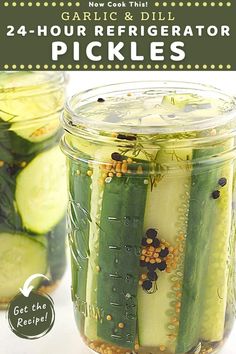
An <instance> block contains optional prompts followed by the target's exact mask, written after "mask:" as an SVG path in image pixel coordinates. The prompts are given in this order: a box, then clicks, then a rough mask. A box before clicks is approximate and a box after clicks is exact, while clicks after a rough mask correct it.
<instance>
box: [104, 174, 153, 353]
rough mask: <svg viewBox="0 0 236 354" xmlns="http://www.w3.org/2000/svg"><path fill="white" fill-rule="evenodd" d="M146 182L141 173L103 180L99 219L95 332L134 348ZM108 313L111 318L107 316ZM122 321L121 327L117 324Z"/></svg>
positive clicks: (119, 343) (109, 340)
mask: <svg viewBox="0 0 236 354" xmlns="http://www.w3.org/2000/svg"><path fill="white" fill-rule="evenodd" d="M146 194H147V185H145V184H144V177H143V176H137V175H136V176H134V177H131V176H130V177H120V178H118V177H114V178H113V179H112V181H111V182H110V183H107V184H105V187H104V195H103V202H102V211H101V221H100V228H101V232H100V241H99V257H98V265H99V267H100V272H99V273H98V283H97V284H98V285H97V306H98V309H99V310H100V316H99V317H100V318H99V319H98V322H97V334H98V336H99V337H100V338H101V339H103V340H105V341H108V342H110V343H113V344H116V345H119V346H122V347H126V348H130V349H133V348H134V343H135V338H136V335H137V291H138V279H139V258H140V245H141V239H142V236H143V220H144V211H145V210H144V209H145V202H146ZM107 315H111V316H112V320H111V321H108V320H107V319H106V316H107ZM119 323H124V328H123V329H120V328H118V324H119Z"/></svg>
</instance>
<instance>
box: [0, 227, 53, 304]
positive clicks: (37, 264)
mask: <svg viewBox="0 0 236 354" xmlns="http://www.w3.org/2000/svg"><path fill="white" fill-rule="evenodd" d="M0 260H1V262H0V298H11V297H13V296H14V295H16V294H17V293H18V292H19V288H20V287H22V286H23V285H24V282H25V280H26V279H27V278H28V277H29V276H30V275H32V274H35V273H40V274H45V273H46V271H47V250H46V247H45V246H44V245H43V244H42V243H41V242H38V241H37V240H36V239H34V238H33V237H28V236H26V235H23V234H10V233H0ZM40 281H41V279H40V278H39V279H35V280H33V281H32V285H34V287H37V286H38V285H39V283H40Z"/></svg>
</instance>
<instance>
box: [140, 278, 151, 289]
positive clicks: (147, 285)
mask: <svg viewBox="0 0 236 354" xmlns="http://www.w3.org/2000/svg"><path fill="white" fill-rule="evenodd" d="M142 287H143V289H144V290H150V289H151V288H152V282H151V281H150V280H145V281H144V282H143V284H142Z"/></svg>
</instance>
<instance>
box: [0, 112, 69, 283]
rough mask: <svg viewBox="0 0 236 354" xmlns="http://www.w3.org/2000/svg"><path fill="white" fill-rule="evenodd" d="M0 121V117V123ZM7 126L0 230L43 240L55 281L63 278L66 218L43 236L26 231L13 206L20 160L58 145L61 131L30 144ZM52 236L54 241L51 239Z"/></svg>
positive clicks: (0, 141)
mask: <svg viewBox="0 0 236 354" xmlns="http://www.w3.org/2000/svg"><path fill="white" fill-rule="evenodd" d="M1 123H2V120H1V119H0V125H1ZM7 128H8V127H7V123H5V124H4V125H3V126H2V127H0V160H1V161H4V165H3V166H2V167H0V232H1V233H3V232H7V233H17V234H22V235H25V234H27V235H28V236H29V237H30V238H31V239H32V240H35V241H36V240H38V239H40V240H42V244H44V245H45V247H47V254H48V256H47V258H48V266H49V267H50V269H49V271H50V272H51V276H52V277H51V280H52V281H55V280H58V279H60V278H61V277H62V275H63V273H64V270H65V261H66V258H65V247H64V241H65V235H66V231H65V220H63V221H61V222H60V223H58V224H57V225H56V226H55V227H54V228H53V229H52V230H51V231H50V232H49V233H48V234H44V235H42V236H38V235H35V234H34V233H32V232H30V231H29V230H25V227H24V225H23V223H22V220H21V217H20V215H19V213H18V211H17V208H16V203H15V190H16V178H17V176H18V174H19V173H20V172H21V171H22V169H23V167H20V163H21V162H23V161H24V162H26V163H27V164H28V163H29V162H31V161H32V160H33V159H34V158H35V157H36V156H37V155H38V154H39V153H41V152H43V151H46V150H48V149H50V148H51V147H53V146H54V145H57V144H58V142H59V139H60V136H61V130H59V131H58V132H57V133H56V134H55V135H54V136H52V137H50V138H49V139H47V140H44V141H42V142H37V143H32V142H29V141H27V140H25V139H23V138H21V137H19V136H18V135H17V134H15V133H14V132H12V131H7V130H6V129H7ZM11 169H12V170H13V172H11ZM63 223H64V225H63ZM63 233H64V235H63ZM55 238H57V240H54V239H55ZM58 241H59V242H58ZM57 267H58V268H57ZM43 283H44V281H43V280H42V284H43ZM40 284H41V283H40ZM40 284H39V285H40Z"/></svg>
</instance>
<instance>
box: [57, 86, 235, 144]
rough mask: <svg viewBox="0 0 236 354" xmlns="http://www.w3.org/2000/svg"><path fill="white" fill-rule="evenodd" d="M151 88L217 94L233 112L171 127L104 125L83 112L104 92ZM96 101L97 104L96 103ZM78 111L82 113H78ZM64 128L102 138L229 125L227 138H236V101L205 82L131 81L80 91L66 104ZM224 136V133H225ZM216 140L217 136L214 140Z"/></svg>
mask: <svg viewBox="0 0 236 354" xmlns="http://www.w3.org/2000/svg"><path fill="white" fill-rule="evenodd" d="M147 89H150V90H151V89H156V90H163V91H165V92H167V91H172V92H176V91H178V92H180V91H181V92H183V91H186V93H187V92H188V91H190V93H199V94H201V93H202V94H203V93H209V94H211V95H213V96H214V95H215V96H216V97H217V98H221V99H225V100H226V101H227V102H228V103H229V105H230V109H229V111H227V112H223V113H221V114H219V115H217V116H214V117H212V118H211V119H210V120H208V121H207V122H206V121H204V120H203V123H204V124H203V123H202V124H199V122H197V123H196V124H193V123H192V122H191V124H190V125H188V124H187V125H186V124H185V125H184V124H183V125H178V126H176V125H174V124H173V125H168V126H160V125H150V126H149V125H147V126H143V125H132V126H131V125H127V124H117V123H115V124H114V123H111V122H104V121H102V120H96V119H94V117H93V119H89V118H88V117H85V116H83V115H82V114H80V112H79V108H80V107H82V106H83V105H84V104H86V103H89V102H90V101H91V99H95V98H96V97H99V94H100V93H102V92H103V93H104V95H105V96H106V95H107V94H109V95H110V96H109V97H112V95H114V94H117V93H121V92H125V93H127V92H131V93H132V92H135V91H136V92H137V91H138V90H139V91H141V92H142V91H144V90H147ZM92 102H94V101H92ZM76 109H78V111H77V112H76ZM62 125H63V126H64V128H65V129H66V130H67V131H69V132H70V133H71V134H73V135H84V132H85V131H86V132H87V134H88V135H89V134H90V132H91V131H92V132H93V135H94V134H95V132H96V133H97V134H99V135H102V134H103V132H106V133H108V134H109V133H112V132H114V131H116V132H122V133H131V134H132V133H133V134H142V135H143V134H144V135H146V134H148V135H149V134H171V133H189V132H192V131H201V130H206V129H213V128H218V127H222V126H227V136H229V135H228V134H230V135H233V134H235V132H236V98H235V97H233V96H231V95H229V94H227V93H225V92H224V91H222V90H220V89H218V88H216V87H214V86H211V85H206V84H202V83H193V82H185V81H159V80H152V81H131V82H123V83H115V84H110V85H105V86H98V87H95V88H92V89H89V90H86V91H82V92H79V93H77V94H75V95H73V96H72V97H71V98H69V99H68V100H67V102H66V104H65V110H64V115H63V117H62ZM223 133H224V134H223ZM223 133H222V132H221V135H220V137H222V135H224V136H225V129H224V132H223ZM212 138H213V137H212ZM217 138H219V135H217Z"/></svg>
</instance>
